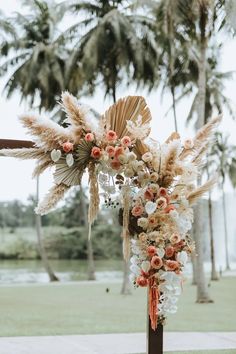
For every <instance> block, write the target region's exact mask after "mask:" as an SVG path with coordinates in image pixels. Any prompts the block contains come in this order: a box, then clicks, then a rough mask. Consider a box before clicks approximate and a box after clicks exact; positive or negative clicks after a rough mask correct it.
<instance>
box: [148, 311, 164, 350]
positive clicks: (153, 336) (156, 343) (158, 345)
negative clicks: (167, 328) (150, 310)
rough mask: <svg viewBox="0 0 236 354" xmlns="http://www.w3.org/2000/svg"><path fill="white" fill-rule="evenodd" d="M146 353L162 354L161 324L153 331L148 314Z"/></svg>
mask: <svg viewBox="0 0 236 354" xmlns="http://www.w3.org/2000/svg"><path fill="white" fill-rule="evenodd" d="M147 354H163V326H162V325H161V324H159V325H158V326H157V329H156V330H155V331H154V330H153V329H152V327H151V321H150V318H149V316H148V329H147Z"/></svg>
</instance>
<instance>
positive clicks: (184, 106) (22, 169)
mask: <svg viewBox="0 0 236 354" xmlns="http://www.w3.org/2000/svg"><path fill="white" fill-rule="evenodd" d="M20 3H21V1H16V0H8V1H4V2H3V1H1V4H0V9H1V10H2V11H4V12H5V13H6V14H10V13H11V12H12V11H20ZM222 54H223V55H222V62H221V69H222V71H229V70H235V71H236V61H235V55H236V40H234V41H233V40H230V41H229V40H228V41H227V42H225V45H224V49H223V53H222ZM3 86H4V80H0V120H1V124H0V138H9V139H30V137H28V136H27V135H26V133H25V131H24V129H23V128H22V127H21V125H20V123H19V122H18V115H19V114H21V113H23V112H27V111H28V109H27V107H26V105H25V104H21V105H20V102H19V96H18V95H17V94H15V95H14V96H13V97H12V98H11V99H10V100H8V101H7V100H6V98H5V95H4V93H3V92H2V89H3ZM225 94H226V95H227V96H228V97H230V98H231V99H232V101H233V102H234V105H235V106H236V83H235V80H232V81H230V82H228V84H227V87H226V92H225ZM125 95H143V96H144V97H145V99H146V100H147V103H148V105H149V107H150V109H151V112H152V116H153V120H152V133H151V135H152V136H153V137H154V138H155V139H158V140H159V141H163V140H164V139H165V138H166V137H167V136H168V135H169V134H170V133H171V132H172V131H173V130H174V124H173V116H172V113H170V114H169V115H168V117H164V115H165V112H166V111H167V109H168V108H169V107H170V103H171V100H170V97H169V95H168V94H166V95H165V97H164V99H163V101H162V102H161V99H160V92H159V91H156V92H152V93H151V94H149V93H147V92H144V91H142V90H140V91H138V90H137V89H135V88H134V87H133V88H132V87H131V88H129V89H128V90H124V89H122V92H118V97H121V96H125ZM83 103H88V104H89V105H91V106H92V107H93V108H95V109H96V110H97V111H98V112H103V111H104V110H105V109H107V107H108V106H109V105H110V104H111V103H112V102H111V100H110V99H106V100H104V93H103V90H102V87H101V88H99V89H98V90H97V92H96V95H95V96H94V97H92V98H84V99H83ZM190 104H191V98H189V99H186V100H185V101H184V102H182V103H181V104H180V105H178V107H177V117H178V122H179V130H180V133H181V135H182V136H183V137H184V138H186V137H189V136H192V135H193V131H192V129H191V128H188V129H187V128H186V127H185V125H184V122H185V118H186V116H187V113H188V110H189V107H190ZM221 130H222V131H225V132H227V133H229V134H230V135H231V136H230V140H231V143H235V140H236V138H235V136H236V122H234V121H232V120H231V119H230V118H229V117H228V114H227V112H225V115H224V120H223V123H222V124H221ZM0 163H1V164H0V171H1V173H0V201H2V200H12V199H20V200H22V201H26V199H27V197H28V195H29V194H33V193H35V181H34V180H32V179H31V174H32V171H33V167H34V162H31V161H17V160H15V159H11V158H3V157H0ZM51 184H52V177H51V173H50V172H46V173H45V174H44V175H43V176H42V178H41V193H42V194H45V193H46V191H47V189H48V188H49V187H50V185H51ZM227 188H228V190H229V189H230V186H229V185H228V186H227Z"/></svg>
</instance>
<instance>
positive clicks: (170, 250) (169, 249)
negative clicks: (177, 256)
mask: <svg viewBox="0 0 236 354" xmlns="http://www.w3.org/2000/svg"><path fill="white" fill-rule="evenodd" d="M174 253H175V249H174V248H173V247H172V246H168V247H166V249H165V256H166V257H167V258H171V257H172V256H173V255H174Z"/></svg>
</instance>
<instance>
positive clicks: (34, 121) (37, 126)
mask: <svg viewBox="0 0 236 354" xmlns="http://www.w3.org/2000/svg"><path fill="white" fill-rule="evenodd" d="M20 120H21V122H22V123H23V125H24V127H25V128H27V129H28V131H29V134H32V135H34V136H36V139H37V140H36V144H37V146H39V147H40V148H42V149H45V150H46V151H47V150H53V149H58V148H60V147H61V145H62V144H63V143H65V142H67V141H73V136H72V135H71V133H70V131H69V129H65V128H63V127H61V126H60V125H59V124H57V123H55V122H53V121H51V120H50V119H45V118H41V117H35V116H33V115H23V116H21V117H20Z"/></svg>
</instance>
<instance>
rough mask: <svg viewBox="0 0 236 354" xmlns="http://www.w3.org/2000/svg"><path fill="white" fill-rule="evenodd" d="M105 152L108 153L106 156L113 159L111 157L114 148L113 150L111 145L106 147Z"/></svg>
mask: <svg viewBox="0 0 236 354" xmlns="http://www.w3.org/2000/svg"><path fill="white" fill-rule="evenodd" d="M106 152H107V153H108V155H109V156H110V157H113V156H114V155H115V148H114V146H111V145H109V146H107V147H106Z"/></svg>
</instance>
